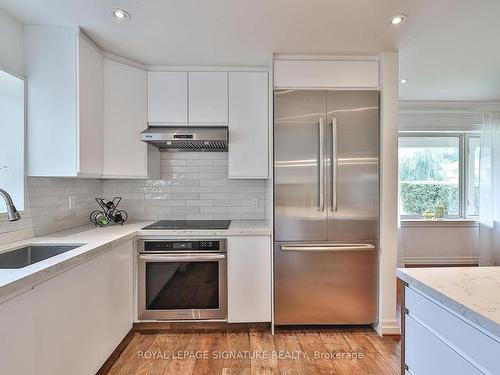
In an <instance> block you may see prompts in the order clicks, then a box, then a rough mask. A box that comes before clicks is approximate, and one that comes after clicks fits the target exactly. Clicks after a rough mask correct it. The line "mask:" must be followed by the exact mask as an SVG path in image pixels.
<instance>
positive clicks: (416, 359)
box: [404, 287, 500, 375]
mask: <svg viewBox="0 0 500 375" xmlns="http://www.w3.org/2000/svg"><path fill="white" fill-rule="evenodd" d="M404 301H405V308H406V309H407V313H406V314H405V331H404V342H405V346H404V347H405V351H404V361H405V364H406V366H407V367H408V371H409V373H411V374H413V375H421V374H422V375H434V374H436V375H440V374H454V375H462V374H463V375H474V374H500V372H499V371H498V353H500V340H499V339H498V338H494V337H492V336H491V335H489V334H486V333H485V332H483V331H482V330H481V329H479V328H478V327H477V326H475V325H474V323H473V322H471V321H468V320H467V319H466V318H464V317H461V316H458V315H456V314H455V313H454V312H451V311H450V310H448V309H447V308H446V307H445V306H443V305H442V304H440V303H439V302H437V301H435V300H434V299H433V298H432V297H430V296H427V295H426V294H425V293H423V292H421V291H419V290H415V289H413V288H410V287H405V297H404Z"/></svg>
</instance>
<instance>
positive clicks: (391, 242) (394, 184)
mask: <svg viewBox="0 0 500 375" xmlns="http://www.w3.org/2000/svg"><path fill="white" fill-rule="evenodd" d="M380 91H381V96H380V113H381V126H380V128H381V134H380V151H381V152H380V157H381V161H380V191H381V201H380V251H379V322H378V324H377V326H376V329H377V331H378V333H379V334H399V332H400V327H399V322H398V318H397V315H396V266H397V215H398V205H397V196H398V174H397V171H398V124H399V121H398V97H399V60H398V53H397V52H386V53H383V54H381V55H380Z"/></svg>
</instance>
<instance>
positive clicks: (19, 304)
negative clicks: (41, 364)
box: [0, 290, 37, 375]
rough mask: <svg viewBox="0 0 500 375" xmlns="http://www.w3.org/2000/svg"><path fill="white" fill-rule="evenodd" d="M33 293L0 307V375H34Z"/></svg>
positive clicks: (25, 294) (26, 293)
mask: <svg viewBox="0 0 500 375" xmlns="http://www.w3.org/2000/svg"><path fill="white" fill-rule="evenodd" d="M33 302H34V292H33V290H29V291H27V292H25V293H24V294H21V295H19V296H17V297H15V298H13V299H11V300H9V301H7V302H5V303H3V304H1V305H0V374H27V375H31V374H36V373H37V372H35V369H36V365H35V362H34V360H33V359H34V357H35V341H34V339H33V338H34V334H33V333H34V331H35V322H34V316H35V313H36V312H35V310H34V309H33V306H34V303H33Z"/></svg>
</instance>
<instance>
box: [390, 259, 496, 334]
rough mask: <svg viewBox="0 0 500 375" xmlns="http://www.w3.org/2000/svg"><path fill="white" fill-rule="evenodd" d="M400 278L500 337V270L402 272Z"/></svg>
mask: <svg viewBox="0 0 500 375" xmlns="http://www.w3.org/2000/svg"><path fill="white" fill-rule="evenodd" d="M397 276H398V278H399V279H401V280H403V281H405V282H406V283H408V285H409V286H411V287H413V288H414V289H417V290H420V291H422V292H423V293H424V294H427V295H429V296H430V297H431V298H433V299H435V300H437V301H438V302H440V303H442V304H443V305H445V306H446V307H447V308H449V309H450V310H452V311H454V312H455V313H457V314H458V315H461V316H463V317H464V318H465V319H467V320H469V321H471V322H473V323H475V324H477V325H478V326H480V327H481V328H483V329H484V330H486V331H488V332H490V333H492V334H494V335H495V336H497V337H500V267H446V268H441V267H440V268H399V269H398V270H397Z"/></svg>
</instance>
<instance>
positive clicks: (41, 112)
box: [2, 26, 78, 177]
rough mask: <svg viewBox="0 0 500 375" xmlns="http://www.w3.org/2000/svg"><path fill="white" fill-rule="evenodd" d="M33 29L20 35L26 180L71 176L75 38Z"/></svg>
mask: <svg viewBox="0 0 500 375" xmlns="http://www.w3.org/2000/svg"><path fill="white" fill-rule="evenodd" d="M39 29H40V27H34V26H26V28H25V33H24V52H25V56H24V57H25V60H24V61H25V74H26V84H27V90H26V93H27V97H26V109H27V121H26V126H27V146H28V147H27V152H26V155H27V158H28V160H27V161H28V163H27V165H28V175H29V176H64V177H68V176H76V174H77V159H78V158H77V152H76V150H77V142H78V134H77V124H76V122H77V121H76V120H77V117H76V113H77V99H78V97H77V82H76V79H75V78H76V77H77V73H78V71H77V63H76V56H77V46H78V44H77V42H76V40H77V38H78V35H75V34H74V33H70V32H68V33H47V32H43V30H44V29H42V30H39ZM2 126H3V125H2Z"/></svg>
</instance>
